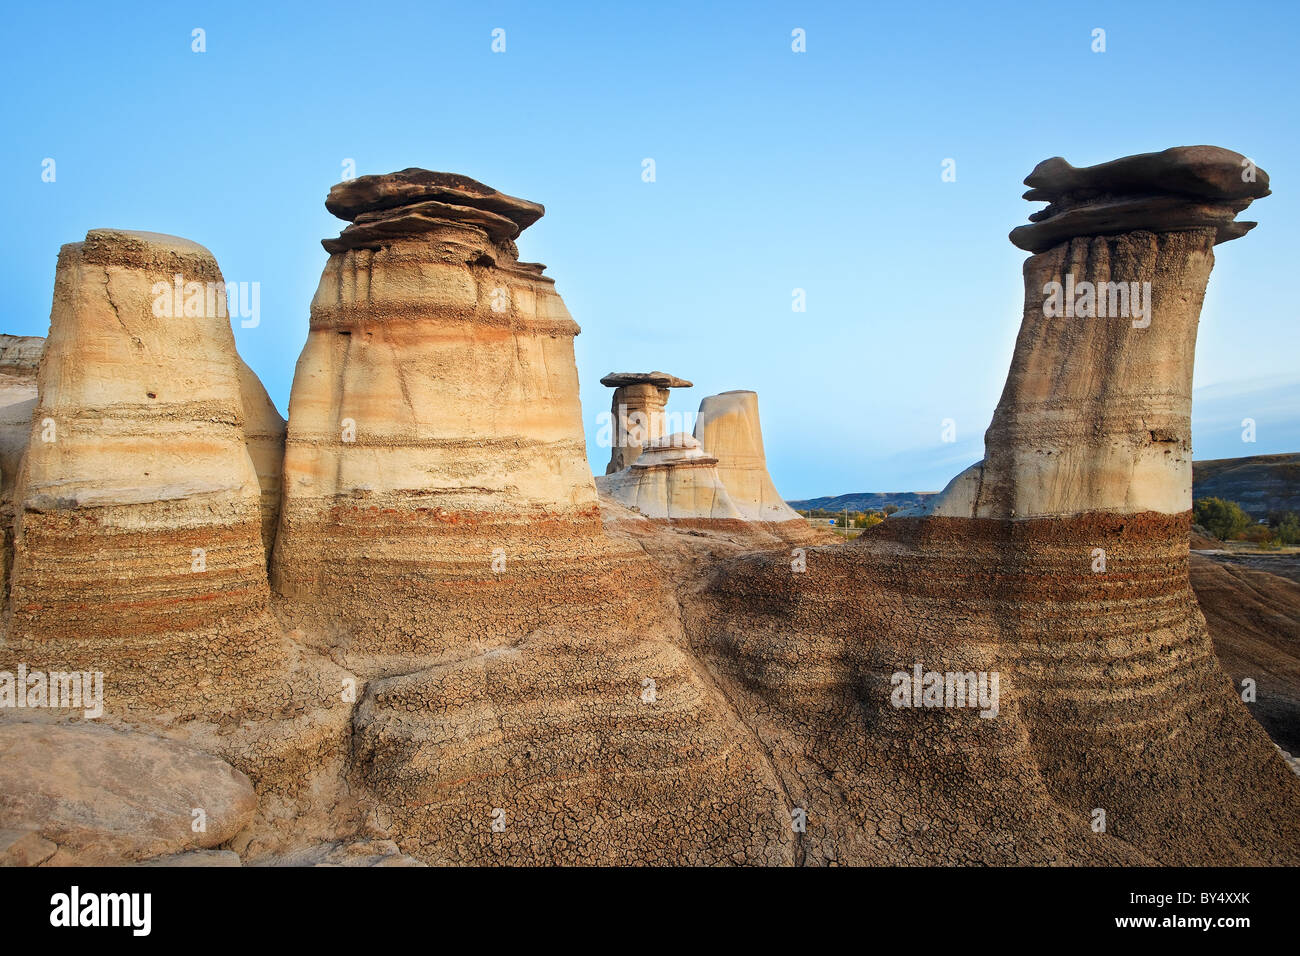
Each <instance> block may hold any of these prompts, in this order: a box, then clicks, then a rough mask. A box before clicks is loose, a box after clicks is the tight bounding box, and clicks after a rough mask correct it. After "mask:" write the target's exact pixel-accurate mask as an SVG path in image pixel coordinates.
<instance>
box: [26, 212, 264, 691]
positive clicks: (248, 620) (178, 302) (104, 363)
mask: <svg viewBox="0 0 1300 956" xmlns="http://www.w3.org/2000/svg"><path fill="white" fill-rule="evenodd" d="M241 370H243V363H242V362H241V361H240V359H239V356H238V354H237V353H236V351H235V340H234V334H233V332H232V331H231V327H230V321H229V318H228V317H227V316H226V313H225V297H224V284H223V280H222V276H221V272H220V270H219V269H218V268H217V263H216V261H215V260H214V259H213V258H212V255H211V253H209V252H208V251H207V250H206V249H204V248H203V247H202V246H200V245H198V244H197V243H193V242H190V241H189V240H186V239H179V238H176V237H174V236H163V235H157V234H154V233H139V232H126V231H121V230H112V229H95V230H92V231H90V232H89V233H87V235H86V239H85V241H84V242H80V243H71V244H69V245H66V246H64V247H63V249H62V251H61V253H60V255H59V262H58V269H57V273H56V277H55V288H54V303H53V308H52V310H51V314H50V333H49V338H48V340H47V341H46V343H45V354H44V358H43V359H42V361H41V364H40V370H39V373H38V375H37V398H36V402H35V407H34V409H33V411H32V413H31V415H30V417H29V421H30V424H29V425H28V432H29V439H28V442H27V448H26V453H25V456H24V458H23V465H22V467H21V469H20V473H19V476H18V480H17V485H16V488H15V490H14V501H15V507H16V509H17V515H16V520H15V541H14V566H13V572H12V584H11V593H10V605H11V617H10V620H9V634H8V640H7V642H6V643H5V645H4V646H3V648H0V649H2V650H3V651H5V652H6V653H5V654H4V657H5V658H6V659H15V660H19V661H21V660H26V661H27V662H28V664H29V666H30V667H31V668H32V669H35V668H37V667H38V666H45V667H48V668H51V669H53V668H55V667H58V668H60V669H64V670H77V671H88V672H94V671H102V672H104V674H105V677H104V696H105V707H106V709H108V710H109V711H111V712H118V713H122V712H125V711H126V709H127V708H136V707H139V706H142V705H147V706H149V707H151V708H154V709H155V712H157V711H161V710H168V709H173V708H174V709H175V710H177V711H191V712H201V713H211V712H213V711H214V710H223V709H225V708H227V707H229V708H231V709H232V710H238V709H240V707H241V706H242V702H243V701H245V700H246V699H247V698H248V696H249V693H248V687H247V681H248V679H249V674H250V673H252V672H253V670H252V669H253V668H257V667H264V666H269V663H268V662H269V658H268V657H267V656H266V655H267V654H268V653H270V651H271V649H272V645H274V644H276V642H277V641H278V637H273V632H274V631H275V630H276V629H275V628H274V620H273V618H272V617H271V616H270V613H269V609H268V598H269V592H268V589H267V577H266V551H265V549H264V547H263V543H262V536H261V527H262V514H261V507H260V502H261V488H260V486H259V483H258V475H257V471H256V469H255V468H254V465H253V462H252V460H251V458H250V457H249V451H248V448H247V446H246V442H245V435H244V420H245V417H244V416H245V412H244V408H245V395H244V383H243V382H241V376H242V374H243V372H242V371H241ZM181 673H184V674H185V675H186V678H185V679H184V680H180V679H178V677H177V675H178V674H181Z"/></svg>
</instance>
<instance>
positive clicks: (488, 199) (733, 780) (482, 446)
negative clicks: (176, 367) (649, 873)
mask: <svg viewBox="0 0 1300 956" xmlns="http://www.w3.org/2000/svg"><path fill="white" fill-rule="evenodd" d="M326 205H327V207H328V208H329V209H330V210H331V211H333V212H334V213H335V214H337V215H341V216H343V217H345V218H349V219H351V220H352V223H353V224H352V225H350V226H348V227H347V228H346V229H344V230H343V233H342V234H341V235H340V236H339V238H338V239H333V240H327V241H326V243H325V246H326V248H327V249H328V250H329V251H330V253H331V255H330V258H329V261H328V262H327V263H326V265H325V271H324V274H323V276H322V277H321V283H320V288H319V290H318V291H317V294H316V297H315V299H314V300H313V302H312V308H311V329H310V332H309V334H308V338H307V344H306V347H305V348H304V350H303V353H302V357H301V358H300V359H299V361H298V368H297V373H296V375H295V377H294V383H293V391H292V396H291V399H290V405H289V408H290V413H289V431H288V436H287V439H286V450H285V466H284V476H283V482H284V484H283V488H284V492H283V508H282V510H281V515H280V526H279V533H278V535H277V538H276V544H275V556H274V560H273V565H272V567H273V575H274V581H275V586H276V587H277V589H278V590H279V592H280V593H281V594H282V595H283V596H284V598H285V602H284V608H283V609H284V613H285V614H286V615H291V616H292V617H293V619H294V620H295V621H297V622H299V623H301V624H302V627H303V630H304V631H305V632H306V633H307V634H308V635H309V639H311V640H316V641H319V642H321V643H323V644H327V645H328V646H329V649H330V650H331V652H332V653H335V654H338V655H342V657H343V659H344V660H346V662H347V663H348V665H349V666H350V667H352V668H354V669H355V670H357V671H358V672H359V673H361V674H362V675H363V676H365V677H367V678H369V679H370V680H369V683H368V684H367V686H366V688H365V693H364V696H363V697H362V698H361V699H360V700H359V702H358V706H357V710H356V715H355V722H354V737H353V750H352V752H353V753H354V755H355V758H356V767H357V772H358V775H359V780H360V782H361V783H363V784H365V785H368V787H369V793H370V794H371V795H372V796H371V799H372V800H373V801H374V802H375V803H377V804H379V805H382V806H383V807H384V808H385V809H384V814H383V815H384V816H385V818H386V819H390V820H391V821H392V824H393V827H394V831H395V832H396V833H398V834H400V835H401V836H402V838H403V844H402V845H403V846H404V847H408V848H415V849H418V852H419V855H421V856H422V857H423V858H425V859H428V860H430V861H448V862H451V861H460V862H481V861H486V860H496V861H499V862H508V861H520V862H523V861H540V860H553V861H554V860H570V861H575V862H576V861H578V860H586V861H595V860H607V861H611V862H612V861H614V860H620V859H644V860H654V859H657V858H665V859H667V858H677V857H682V858H690V859H698V860H724V859H728V858H733V857H739V858H770V859H772V860H779V859H782V858H788V856H789V852H790V841H789V840H788V839H787V838H783V837H782V836H781V834H780V831H779V822H778V820H777V817H776V814H775V812H774V806H775V803H774V801H775V799H776V797H775V790H774V787H775V781H774V780H773V779H772V777H771V775H770V773H769V772H768V770H767V769H766V766H765V764H764V761H763V757H762V753H761V749H759V748H758V747H756V746H755V745H754V744H753V743H751V742H749V741H748V740H747V739H745V738H744V737H743V730H742V728H740V727H739V725H738V724H737V722H736V721H735V718H734V717H733V715H732V714H731V713H730V711H729V710H728V708H727V706H726V704H725V702H724V701H722V700H721V699H720V698H718V697H717V695H716V692H715V691H714V690H713V689H712V687H711V685H710V683H709V682H708V680H707V678H706V677H703V676H701V674H700V673H699V672H698V671H697V670H696V665H694V664H693V662H692V661H691V660H690V659H689V658H688V657H687V656H686V655H684V654H683V653H682V652H681V650H680V649H679V647H678V646H677V644H676V643H675V642H674V640H673V636H674V635H675V634H677V633H679V627H680V625H679V624H678V623H677V621H676V620H675V618H674V617H673V606H672V604H671V599H670V596H669V594H668V592H667V590H666V588H665V587H664V585H663V583H662V581H661V580H660V577H659V573H658V571H657V569H655V568H654V567H653V565H652V564H651V563H650V561H649V560H648V559H647V558H646V556H645V552H644V551H643V550H642V549H641V548H640V547H639V546H638V545H637V544H636V543H635V542H634V541H631V540H628V539H626V538H622V537H613V536H606V534H605V531H604V528H603V526H602V523H601V518H600V511H599V506H598V503H597V497H596V489H595V483H594V481H593V478H592V475H591V472H590V471H589V469H588V465H587V461H586V454H585V443H584V440H583V433H582V414H581V409H580V406H579V401H578V372H577V366H576V364H575V362H574V354H573V337H574V336H575V335H576V334H577V333H578V326H577V324H576V323H574V321H573V320H572V319H571V318H570V317H569V313H568V311H567V310H566V309H565V307H564V303H563V302H562V301H561V299H560V297H559V295H558V294H557V293H556V291H555V288H554V285H553V283H552V281H551V280H550V279H549V278H547V277H545V276H543V275H542V267H541V266H540V265H534V264H529V263H521V262H519V261H518V258H517V250H516V248H515V245H514V242H513V239H514V237H515V236H516V235H518V233H519V231H520V230H521V229H523V228H524V227H526V226H527V225H529V224H531V223H532V222H534V221H536V219H537V218H538V217H539V216H540V215H541V213H542V207H541V206H539V205H537V204H536V203H529V202H526V201H524V200H519V199H515V198H513V197H510V196H506V195H504V194H502V193H499V192H497V191H496V190H493V189H490V188H488V187H487V186H484V185H482V184H481V183H477V182H475V181H474V180H472V179H468V178H466V177H463V176H455V175H451V174H447V173H435V172H429V171H426V170H417V169H408V170H404V171H403V172H400V173H394V174H391V175H387V176H365V177H362V178H361V179H357V180H353V181H351V182H346V183H342V184H340V185H338V186H335V187H334V188H333V189H332V190H331V191H330V196H329V199H328V200H327V203H326ZM724 764H725V766H726V767H727V773H726V774H717V773H715V772H714V771H715V768H717V767H720V766H722V765H724ZM710 808H718V809H717V810H716V811H715V810H714V809H710ZM706 817H707V819H705V818H706ZM669 819H672V820H676V821H678V823H677V824H676V825H675V828H674V830H673V832H672V833H671V834H667V835H666V834H665V832H664V829H663V826H662V824H663V822H664V821H665V820H669ZM498 822H499V823H500V825H501V828H502V829H501V831H500V832H501V836H500V837H499V838H492V839H488V838H486V837H485V834H487V835H494V831H495V830H496V827H495V826H494V824H496V823H498ZM760 824H761V826H760ZM575 828H581V829H583V830H584V831H585V830H588V829H590V832H591V833H592V838H591V840H590V842H589V841H587V840H586V839H582V840H577V841H569V840H567V839H562V838H561V834H564V833H569V832H571V831H572V830H574V829H575ZM760 831H762V832H760ZM415 849H412V852H415Z"/></svg>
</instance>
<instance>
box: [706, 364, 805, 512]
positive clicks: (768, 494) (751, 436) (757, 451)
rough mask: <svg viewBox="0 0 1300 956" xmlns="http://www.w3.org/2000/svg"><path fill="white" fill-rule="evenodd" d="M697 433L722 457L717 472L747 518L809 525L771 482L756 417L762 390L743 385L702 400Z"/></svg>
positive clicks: (711, 449)
mask: <svg viewBox="0 0 1300 956" xmlns="http://www.w3.org/2000/svg"><path fill="white" fill-rule="evenodd" d="M695 437H696V438H697V439H699V442H700V444H701V445H702V446H703V447H704V451H705V453H706V454H709V455H712V456H714V457H715V458H717V459H718V475H719V477H721V478H722V484H723V485H724V486H725V487H726V489H727V491H728V492H730V494H731V500H732V502H733V503H734V504H735V506H736V507H737V508H738V509H739V510H740V513H741V515H743V516H744V518H745V520H746V521H771V522H782V523H784V522H797V525H798V526H803V527H806V526H807V524H808V523H807V522H806V521H804V520H803V518H801V517H800V516H799V514H798V512H796V511H795V510H794V509H793V508H791V507H790V506H789V505H787V504H786V503H785V500H784V499H783V498H782V497H781V495H780V494H779V493H778V492H777V490H776V485H774V484H772V479H771V477H770V476H769V475H768V473H767V454H766V453H765V452H764V451H763V428H762V426H761V425H760V424H759V420H758V393H757V392H751V391H747V390H744V389H737V390H735V391H731V392H723V393H722V394H720V395H710V396H708V397H707V398H706V399H704V401H702V402H700V414H699V417H698V418H697V419H696V420H695Z"/></svg>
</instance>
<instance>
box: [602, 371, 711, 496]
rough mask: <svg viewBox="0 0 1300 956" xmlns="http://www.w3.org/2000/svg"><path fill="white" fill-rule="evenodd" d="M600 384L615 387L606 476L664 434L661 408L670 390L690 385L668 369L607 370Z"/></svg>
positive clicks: (665, 427)
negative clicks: (671, 373)
mask: <svg viewBox="0 0 1300 956" xmlns="http://www.w3.org/2000/svg"><path fill="white" fill-rule="evenodd" d="M600 384H601V385H605V386H608V387H609V388H612V389H613V390H614V397H613V399H612V400H611V404H610V413H609V417H610V429H611V437H610V454H609V464H608V465H607V466H606V468H605V474H607V475H611V474H613V473H614V472H616V471H621V470H622V469H624V468H626V467H627V466H628V465H630V464H632V463H633V462H634V461H636V458H637V455H639V454H641V449H642V448H643V447H644V446H645V445H648V444H650V443H651V442H653V441H656V440H657V439H660V438H663V437H664V436H665V435H666V434H667V426H666V421H667V419H666V417H665V412H664V408H665V407H666V406H667V405H668V393H669V391H670V390H672V389H674V388H690V387H691V386H692V383H691V382H688V381H686V379H684V378H678V377H677V376H676V375H669V374H668V373H667V372H610V373H609V374H608V375H606V376H605V377H604V378H602V379H601V380H600Z"/></svg>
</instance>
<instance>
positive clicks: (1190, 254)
mask: <svg viewBox="0 0 1300 956" xmlns="http://www.w3.org/2000/svg"><path fill="white" fill-rule="evenodd" d="M1025 183H1026V185H1029V186H1031V187H1033V188H1032V189H1030V190H1029V191H1028V192H1026V193H1025V198H1026V199H1030V200H1046V201H1048V203H1049V205H1048V206H1047V207H1046V208H1045V209H1043V210H1041V211H1039V212H1036V213H1034V214H1032V215H1031V216H1030V217H1029V218H1030V220H1031V221H1032V222H1031V224H1030V225H1026V226H1019V227H1017V228H1016V229H1014V230H1012V232H1011V241H1012V242H1013V243H1015V244H1016V245H1017V246H1019V247H1020V248H1022V249H1025V250H1027V251H1030V252H1033V253H1034V255H1032V256H1030V257H1029V259H1028V260H1026V262H1025V266H1024V278H1025V303H1024V321H1023V324H1022V325H1021V328H1020V336H1019V338H1018V340H1017V342H1016V350H1015V354H1014V357H1013V359H1012V363H1011V371H1010V374H1009V375H1008V377H1007V384H1006V388H1005V389H1004V391H1003V393H1002V399H1001V401H1000V402H999V403H998V407H997V410H996V412H995V413H994V416H993V422H992V424H991V425H990V427H989V429H988V432H987V434H986V435H985V459H984V461H983V462H982V463H980V464H978V465H975V466H973V467H972V468H971V469H969V470H968V471H966V472H964V473H963V474H961V475H959V476H958V477H957V478H955V479H954V480H953V482H952V483H951V484H950V485H949V487H948V488H946V489H945V490H944V492H943V494H942V495H940V496H938V497H937V500H936V501H935V502H933V503H932V504H931V506H930V507H929V508H928V509H927V510H929V511H930V512H931V513H934V514H942V515H952V516H963V517H981V518H1025V517H1040V516H1053V515H1071V514H1079V513H1083V512H1088V511H1106V512H1115V513H1124V514H1131V513H1136V512H1142V511H1153V512H1160V513H1162V514H1180V513H1182V512H1184V511H1187V510H1188V509H1189V508H1191V505H1192V501H1191V493H1192V462H1191V455H1192V442H1191V401H1192V365H1193V357H1194V353H1195V348H1196V329H1197V324H1198V320H1199V318H1200V311H1201V303H1202V301H1203V300H1204V297H1205V286H1206V282H1207V280H1208V279H1209V275H1210V269H1211V268H1212V266H1213V265H1214V252H1213V248H1214V246H1215V244H1216V243H1220V242H1224V241H1227V240H1230V239H1235V238H1238V237H1239V236H1242V235H1244V234H1245V233H1246V232H1247V231H1248V230H1249V229H1251V228H1252V227H1254V225H1255V223H1253V222H1236V221H1235V220H1234V217H1235V216H1236V215H1237V213H1239V212H1241V211H1242V210H1243V209H1245V208H1246V207H1247V206H1249V205H1250V203H1251V201H1252V200H1253V199H1255V198H1258V197H1260V196H1265V195H1268V192H1269V189H1268V174H1267V173H1265V172H1264V171H1263V170H1261V169H1257V168H1256V167H1255V166H1254V165H1253V163H1251V162H1250V160H1248V159H1246V157H1244V156H1242V155H1241V154H1240V153H1234V152H1232V151H1231V150H1227V149H1220V148H1218V147H1214V146H1184V147H1176V148H1174V149H1167V150H1165V151H1163V152H1160V153H1144V154H1142V155H1139V156H1129V157H1127V158H1124V159H1119V160H1115V161H1114V162H1109V163H1102V164H1100V165H1098V166H1089V167H1086V168H1083V169H1076V168H1075V167H1073V166H1071V165H1070V164H1069V163H1067V162H1065V160H1063V159H1060V158H1056V159H1049V160H1046V161H1044V162H1042V163H1039V164H1038V166H1037V167H1036V168H1035V169H1034V171H1033V172H1032V173H1031V174H1030V175H1029V176H1028V177H1027V178H1026V179H1025Z"/></svg>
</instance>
